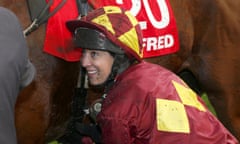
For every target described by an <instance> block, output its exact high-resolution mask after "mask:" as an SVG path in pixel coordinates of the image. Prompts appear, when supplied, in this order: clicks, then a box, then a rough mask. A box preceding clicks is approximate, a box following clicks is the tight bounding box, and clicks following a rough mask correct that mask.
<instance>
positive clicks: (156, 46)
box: [143, 34, 174, 51]
mask: <svg viewBox="0 0 240 144" xmlns="http://www.w3.org/2000/svg"><path fill="white" fill-rule="evenodd" d="M173 45H174V39H173V36H172V35H170V34H166V35H164V36H159V37H147V38H143V47H144V48H146V51H156V50H160V49H164V48H171V47H172V46H173Z"/></svg>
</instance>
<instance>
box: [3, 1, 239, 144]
mask: <svg viewBox="0 0 240 144" xmlns="http://www.w3.org/2000/svg"><path fill="white" fill-rule="evenodd" d="M170 3H171V4H172V8H173V11H174V14H175V16H176V22H177V26H178V30H179V38H180V51H179V52H177V53H176V54H171V55H166V56H161V57H156V58H152V59H148V61H151V62H154V63H158V64H160V65H162V66H164V67H166V68H169V69H170V70H172V71H174V72H176V73H178V72H180V71H181V70H183V69H189V70H190V71H191V72H192V73H193V74H194V75H195V77H196V78H197V79H198V80H199V82H200V84H201V87H202V90H204V91H206V92H207V94H208V96H209V98H210V100H211V102H212V104H213V105H214V106H215V109H216V111H217V113H218V117H219V119H220V120H221V121H222V122H223V123H224V125H225V126H226V127H228V128H229V129H230V130H231V131H232V132H233V131H235V132H236V133H235V135H237V136H238V137H240V109H238V103H239V102H240V94H239V93H240V77H239V76H238V73H239V71H240V58H239V56H238V55H239V54H240V50H239V48H238V47H239V46H240V41H239V37H240V27H239V26H240V17H239V13H240V10H239V8H238V6H239V5H240V1H236V0H212V1H209V0H170ZM0 5H1V6H5V7H8V8H10V9H11V10H13V11H14V12H15V13H16V14H17V15H18V17H19V18H20V20H21V22H22V25H23V27H26V26H27V25H29V24H30V18H29V12H28V9H27V5H26V1H24V0H18V1H14V0H0ZM44 28H45V27H44V26H41V27H40V28H39V29H38V30H37V31H35V32H34V33H32V34H31V35H30V36H28V37H27V40H28V44H29V47H30V57H31V59H32V61H33V63H34V64H35V66H36V68H37V77H36V81H35V83H33V84H31V85H30V86H29V87H28V88H27V89H26V90H25V91H23V92H22V93H21V95H20V97H19V99H18V102H17V105H16V127H17V135H18V141H19V144H32V143H35V144H37V143H39V144H42V143H44V141H45V140H49V139H53V138H55V137H56V136H58V135H60V134H61V133H62V132H63V129H64V124H65V123H66V122H67V119H68V118H69V115H70V105H71V100H72V97H71V96H72V95H73V89H74V87H75V85H76V80H77V75H78V67H79V66H78V63H68V62H66V61H63V60H61V59H58V58H56V57H53V56H50V55H47V54H45V53H43V52H42V47H43V40H44V37H45V29H44ZM96 95H97V96H100V95H101V94H99V93H96V92H94V91H89V101H91V100H92V99H95V98H96Z"/></svg>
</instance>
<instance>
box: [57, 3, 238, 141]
mask: <svg viewBox="0 0 240 144" xmlns="http://www.w3.org/2000/svg"><path fill="white" fill-rule="evenodd" d="M66 25H67V28H68V29H69V31H71V32H72V33H73V39H74V43H75V46H76V48H78V49H82V50H83V55H82V59H81V61H82V62H81V66H82V67H83V68H84V69H85V70H86V72H87V75H88V77H89V83H90V84H91V85H92V86H94V87H98V86H99V85H102V86H103V88H104V96H103V97H102V102H100V105H95V106H100V109H101V110H99V111H98V112H99V113H98V114H97V116H96V122H95V123H94V124H90V125H87V124H86V125H87V126H85V127H87V128H89V129H84V126H83V125H84V124H82V123H76V132H75V133H74V132H72V133H67V134H66V135H65V136H63V137H62V138H60V139H58V142H59V143H63V144H68V143H71V144H74V143H75V141H81V142H80V143H85V142H84V140H85V139H84V138H87V139H88V140H89V141H91V143H93V142H94V143H105V144H110V143H116V144H122V143H126V144H132V143H139V144H143V143H144V144H145V143H169V144H172V143H176V141H177V142H178V143H185V144H193V143H231V144H238V141H237V139H236V138H235V137H234V136H233V135H232V134H231V133H230V132H229V131H228V130H227V129H226V128H225V127H224V126H223V125H222V124H221V122H220V121H219V120H218V119H217V118H216V117H215V116H214V115H213V114H212V113H211V112H210V111H209V110H208V109H207V108H206V106H205V104H204V103H203V101H202V99H201V98H200V97H199V96H198V95H197V94H196V93H195V92H194V91H193V90H191V89H190V88H189V86H188V85H187V84H186V83H185V82H183V80H182V79H180V78H179V77H178V76H177V75H176V74H174V73H173V72H171V71H169V70H167V69H165V68H163V67H162V66H160V65H156V64H152V63H149V62H146V61H144V60H143V57H142V56H143V55H142V53H143V48H142V46H143V45H142V44H143V35H142V32H141V29H140V25H139V24H138V21H137V19H136V18H135V17H134V16H133V15H132V14H131V13H130V12H129V11H126V10H124V9H123V8H121V7H117V6H104V7H101V8H98V9H95V10H93V11H91V12H89V13H88V15H87V16H85V17H83V18H81V19H80V20H72V21H68V22H67V23H66ZM84 33H88V34H86V35H85V34H84ZM90 40H94V41H95V42H93V43H91V42H90ZM203 125H207V127H203ZM216 129H217V131H216ZM89 131H90V132H89ZM87 133H90V134H87ZM96 135H97V136H96ZM76 137H77V139H76ZM96 137H100V139H95V138H96ZM92 141H93V142H92Z"/></svg>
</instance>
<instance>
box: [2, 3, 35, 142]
mask: <svg viewBox="0 0 240 144" xmlns="http://www.w3.org/2000/svg"><path fill="white" fill-rule="evenodd" d="M0 44H1V45H0V59H1V60H0V67H1V70H0V143H1V144H17V137H16V130H15V116H14V114H15V113H14V109H15V103H16V100H17V96H18V94H19V92H20V90H22V88H24V87H26V86H28V85H29V84H30V83H31V82H32V81H33V79H34V76H35V72H36V70H35V67H34V66H33V64H32V63H31V62H30V61H29V59H28V47H27V43H26V40H25V38H24V35H23V31H22V28H21V25H20V23H19V21H18V19H17V17H16V16H15V14H14V13H12V12H11V11H9V10H8V9H6V8H3V7H0Z"/></svg>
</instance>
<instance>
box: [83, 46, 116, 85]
mask: <svg viewBox="0 0 240 144" xmlns="http://www.w3.org/2000/svg"><path fill="white" fill-rule="evenodd" d="M113 61H114V57H113V56H112V55H111V54H110V53H108V52H106V51H99V50H87V49H85V50H83V54H82V58H81V64H82V66H83V67H84V68H85V69H86V72H87V76H88V80H89V83H90V84H91V85H102V84H104V82H105V81H106V79H107V77H108V75H109V74H110V72H111V70H112V67H111V66H112V64H113Z"/></svg>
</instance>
